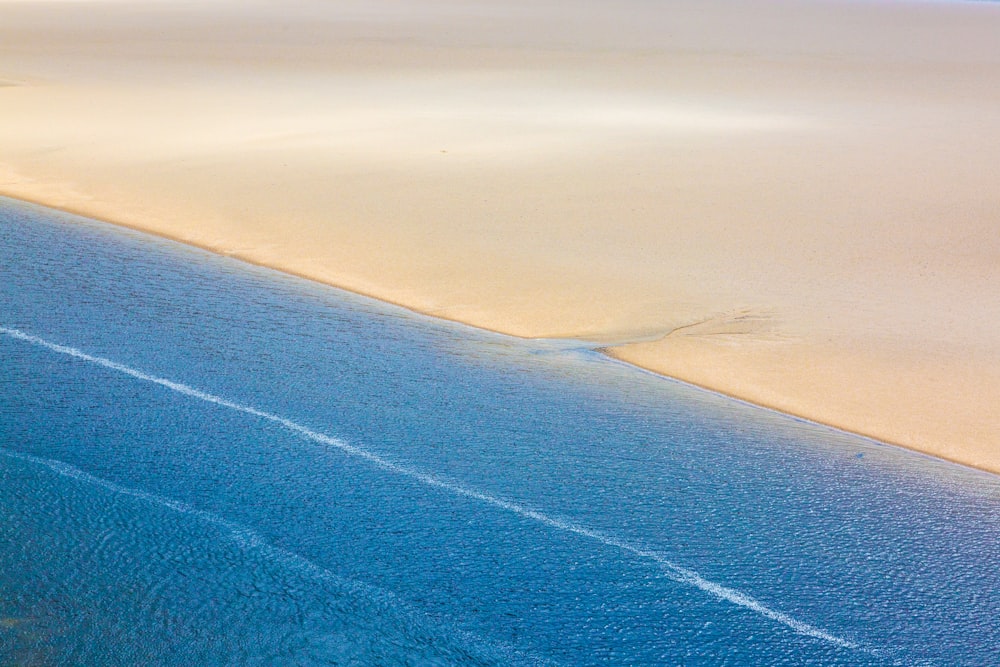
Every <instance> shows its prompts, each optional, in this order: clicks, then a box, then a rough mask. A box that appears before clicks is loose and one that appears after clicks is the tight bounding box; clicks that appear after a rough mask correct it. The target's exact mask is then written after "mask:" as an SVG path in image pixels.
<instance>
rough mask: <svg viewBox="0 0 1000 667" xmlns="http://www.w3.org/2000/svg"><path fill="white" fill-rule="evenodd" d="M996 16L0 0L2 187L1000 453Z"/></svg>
mask: <svg viewBox="0 0 1000 667" xmlns="http://www.w3.org/2000/svg"><path fill="white" fill-rule="evenodd" d="M623 3H624V4H623ZM95 7H97V8H99V9H100V10H101V11H95ZM997 34H1000V5H997V4H995V3H971V4H965V3H936V2H931V3H883V2H854V1H853V0H816V1H815V2H801V1H799V0H760V1H759V2H747V1H746V0H734V1H733V2H731V3H724V5H723V6H720V5H716V4H711V3H709V4H706V3H703V2H697V1H696V0H666V1H665V2H663V3H653V4H651V3H648V2H644V1H643V0H622V2H617V3H608V2H606V0H581V2H580V3H578V4H574V6H573V7H572V8H571V9H570V8H567V7H566V6H565V3H555V2H552V3H538V2H528V1H527V0H514V1H513V2H499V0H477V1H476V2H466V1H464V0H426V1H422V2H420V3H404V2H401V1H400V0H366V1H365V2H360V1H359V0H338V2H333V3H330V2H320V1H319V0H302V2H297V3H293V4H292V5H288V4H287V3H279V2H277V1H276V0H255V1H254V2H252V3H244V2H235V1H234V0H212V1H210V2H205V3H194V4H192V3H181V4H177V3H173V2H167V3H143V2H139V1H138V0H114V1H113V2H112V1H110V0H89V2H87V3H68V4H65V3H47V2H22V1H20V0H15V1H12V0H0V82H3V84H4V85H0V147H2V150H0V191H3V192H5V193H8V194H9V195H10V196H11V197H12V198H14V199H20V200H24V201H31V202H34V203H37V204H39V205H42V206H46V207H49V208H53V209H58V210H64V211H68V212H73V213H77V214H80V215H84V216H86V217H89V218H93V219H97V220H105V221H109V222H111V223H112V224H116V225H119V226H122V227H129V228H133V229H136V230H139V231H142V232H144V233H149V234H154V235H157V236H160V237H163V238H167V239H171V240H174V241H179V242H181V243H185V244H187V245H190V246H196V247H199V248H203V249H205V250H208V251H210V252H214V253H216V254H220V255H225V256H229V257H234V258H237V259H240V260H241V261H244V262H248V263H251V264H257V265H261V266H266V267H269V268H272V269H276V270H278V271H282V272H284V273H287V274H291V275H295V276H299V277H301V278H304V279H307V280H311V281H314V282H317V283H322V284H326V285H332V286H336V287H338V288H340V289H344V290H347V291H349V292H353V293H356V294H361V295H364V296H367V297H371V298H374V299H378V300H380V301H383V302H387V303H392V304H396V305H399V306H402V307H404V308H407V309H408V310H411V311H414V312H417V313H422V314H425V315H430V316H432V317H436V318H438V319H442V320H449V321H454V322H460V323H463V324H467V325H470V326H474V327H478V328H480V329H486V330H491V331H497V332H501V333H504V334H508V335H513V336H518V337H521V338H549V339H576V340H583V341H588V342H591V343H593V344H594V346H596V347H606V348H611V349H610V350H609V352H608V353H609V355H610V356H613V357H615V358H617V359H620V360H623V361H625V362H628V363H630V364H632V365H634V366H637V367H641V368H644V369H647V370H650V371H653V372H655V373H657V374H659V375H663V376H666V377H670V378H675V379H678V380H680V381H683V382H687V383H689V384H691V385H695V386H700V387H703V388H708V389H709V390H711V391H714V392H716V393H720V394H724V395H728V396H733V397H738V398H740V399H741V400H745V401H747V402H750V403H753V404H756V405H761V406H767V407H771V408H772V409H775V410H777V411H779V412H783V413H786V414H792V415H797V416H800V417H802V418H805V419H809V420H811V421H815V422H817V423H822V424H828V425H833V426H836V427H837V428H841V429H843V430H845V431H847V432H851V433H858V434H864V435H866V436H868V437H871V438H873V439H875V440H878V441H880V442H886V443H892V444H895V445H898V446H901V447H904V448H907V449H913V450H917V451H921V452H924V453H928V454H930V455H932V456H935V457H938V458H942V459H945V460H950V461H954V462H957V463H961V464H963V465H968V466H971V467H974V468H978V469H983V470H988V471H991V472H994V473H1000V412H998V411H997V410H996V408H995V403H996V399H997V397H1000V300H997V299H991V298H989V297H990V295H992V294H998V293H1000V236H998V235H997V234H996V229H997V226H998V223H1000V218H998V212H1000V191H998V190H997V188H996V182H995V181H996V165H997V164H1000V144H998V143H997V142H990V141H985V140H984V138H989V137H994V136H1000V116H997V114H996V113H995V110H996V109H997V108H1000V42H998V41H997V40H996V35H997Z"/></svg>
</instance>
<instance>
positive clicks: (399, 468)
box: [0, 327, 861, 649]
mask: <svg viewBox="0 0 1000 667" xmlns="http://www.w3.org/2000/svg"><path fill="white" fill-rule="evenodd" d="M0 333H3V334H6V335H7V336H10V337H11V338H16V339H18V340H22V341H25V342H28V343H32V344H34V345H38V346H41V347H44V348H47V349H49V350H52V351H53V352H58V353H60V354H65V355H67V356H70V357H74V358H76V359H81V360H83V361H86V362H89V363H92V364H96V365H98V366H103V367H105V368H109V369H111V370H115V371H118V372H120V373H124V374H125V375H130V376H132V377H134V378H136V379H138V380H143V381H145V382H152V383H153V384H158V385H160V386H163V387H166V388H167V389H170V390H172V391H175V392H177V393H179V394H184V395H185V396H191V397H192V398H197V399H199V400H202V401H205V402H206V403H214V404H215V405H219V406H221V407H224V408H229V409H230V410H235V411H237V412H242V413H245V414H248V415H253V416H254V417H259V418H261V419H264V420H267V421H270V422H273V423H275V424H280V425H281V426H284V427H285V428H286V429H288V430H289V431H292V432H294V433H296V434H298V435H300V436H301V437H303V438H305V439H307V440H311V441H313V442H318V443H320V444H323V445H328V446H330V447H335V448H336V449H339V450H341V451H343V452H344V453H346V454H349V455H350V456H354V457H356V458H360V459H363V460H365V461H368V462H369V463H371V464H373V465H375V466H377V467H379V468H382V469H383V470H387V471H389V472H393V473H396V474H399V475H403V476H405V477H409V478H411V479H414V480H417V481H418V482H421V483H422V484H425V485H427V486H430V487H434V488H438V489H442V490H444V491H448V492H450V493H452V494H455V495H458V496H463V497H466V498H470V499H473V500H478V501H480V502H483V503H485V504H487V505H492V506H493V507H497V508H499V509H502V510H506V511H508V512H511V513H512V514H516V515H518V516H520V517H522V518H525V519H530V520H532V521H535V522H537V523H540V524H542V525H544V526H548V527H549V528H554V529H556V530H560V531H564V532H567V533H572V534H574V535H579V536H581V537H586V538H589V539H591V540H594V541H597V542H600V543H601V544H604V545H605V546H609V547H614V548H617V549H620V550H621V551H624V552H627V553H630V554H632V555H634V556H638V557H640V558H645V559H649V560H652V561H654V562H656V563H658V564H659V565H661V566H662V567H663V568H664V569H665V570H666V571H667V574H668V576H670V578H671V579H673V580H674V581H677V582H679V583H683V584H687V585H690V586H694V587H695V588H698V589H700V590H702V591H705V592H706V593H709V594H711V595H713V596H715V597H717V598H719V599H721V600H725V601H727V602H730V603H732V604H734V605H737V606H739V607H743V608H745V609H748V610H750V611H753V612H755V613H757V614H760V615H761V616H764V617H765V618H769V619H771V620H773V621H776V622H778V623H781V624H782V625H785V626H787V627H788V628H790V629H792V630H794V631H795V632H797V633H799V634H802V635H806V636H809V637H813V638H815V639H821V640H823V641H826V642H829V643H831V644H834V645H836V646H840V647H843V648H848V649H858V648H861V647H860V646H859V645H858V644H857V643H856V642H853V641H851V640H849V639H845V638H843V637H839V636H837V635H835V634H833V633H830V632H827V631H826V630H823V629H822V628H818V627H816V626H814V625H810V624H808V623H805V622H803V621H800V620H798V619H796V618H793V617H791V616H789V615H788V614H785V613H783V612H780V611H777V610H775V609H772V608H771V607H768V606H767V605H766V604H764V603H763V602H760V601H759V600H757V599H755V598H753V597H752V596H750V595H747V594H746V593H743V592H741V591H739V590H736V589H734V588H729V587H727V586H723V585H721V584H717V583H715V582H713V581H709V580H708V579H705V578H704V577H702V576H701V575H700V574H698V573H697V572H695V571H694V570H689V569H687V568H685V567H682V566H680V565H677V564H676V563H674V562H672V561H671V560H669V559H667V558H665V557H664V556H663V555H662V554H661V553H659V552H657V551H653V550H650V549H647V548H645V547H642V546H640V545H638V544H636V543H633V542H631V541H629V540H626V539H623V538H620V537H617V536H614V535H610V534H607V533H603V532H600V531H597V530H592V529H590V528H587V527H585V526H581V525H578V524H576V523H573V522H570V521H565V520H562V519H558V518H555V517H551V516H549V515H547V514H543V513H541V512H538V511H536V510H533V509H530V508H527V507H524V506H523V505H519V504H518V503H515V502H512V501H509V500H504V499H503V498H499V497H497V496H493V495H490V494H488V493H484V492H482V491H476V490H475V489H471V488H469V487H466V486H462V485H461V484H458V483H456V482H450V481H447V480H443V479H440V478H438V477H435V476H433V475H430V474H427V473H425V472H421V471H419V470H416V469H414V468H410V467H409V466H405V465H401V464H399V463H394V462H392V461H390V460H388V459H385V458H383V457H382V456H379V455H378V454H375V453H373V452H370V451H368V450H366V449H363V448H361V447H357V446H355V445H352V444H350V443H348V442H345V441H343V440H341V439H340V438H335V437H333V436H329V435H326V434H324V433H319V432H318V431H314V430H312V429H310V428H307V427H305V426H302V425H301V424H298V423H296V422H293V421H291V420H290V419H285V418H284V417H280V416H278V415H275V414H271V413H269V412H264V411H263V410H258V409H257V408H254V407H251V406H249V405H243V404H241V403H235V402H233V401H229V400H226V399H224V398H221V397H219V396H215V395H213V394H209V393H207V392H204V391H201V390H199V389H195V388H194V387H190V386H188V385H186V384H182V383H180V382H174V381H172V380H167V379H165V378H161V377H157V376H155V375H150V374H149V373H144V372H142V371H140V370H137V369H135V368H131V367H130V366H125V365H124V364H119V363H117V362H115V361H111V360H110V359H106V358H104V357H97V356H94V355H91V354H87V353H86V352H83V351H82V350H78V349H76V348H74V347H67V346H65V345H59V344H57V343H52V342H49V341H47V340H45V339H43V338H39V337H38V336H33V335H31V334H28V333H25V332H23V331H20V330H18V329H10V328H7V327H0ZM46 465H48V464H46ZM61 465H65V464H61ZM50 467H52V466H50ZM82 474H86V473H82ZM88 477H89V476H88ZM94 479H97V478H94ZM107 484H110V483H109V482H106V483H105V485H107ZM115 488H118V487H115ZM130 493H132V495H136V496H137V497H145V495H142V496H140V495H139V494H145V492H142V491H135V492H131V491H130ZM149 498H151V499H152V498H153V496H149ZM157 501H158V502H159V499H157ZM167 503H174V504H177V505H178V507H176V508H175V509H178V510H179V511H188V512H193V513H196V514H197V515H198V516H201V515H202V514H204V515H205V516H204V517H202V518H211V520H213V521H214V522H216V523H218V522H220V521H221V520H219V519H218V518H217V517H214V516H212V515H209V514H207V513H204V512H201V510H195V509H193V508H189V507H187V506H185V505H180V504H179V503H176V502H175V501H166V503H164V504H167ZM168 506H171V507H172V506H173V505H168ZM296 558H298V557H296ZM310 565H311V564H310Z"/></svg>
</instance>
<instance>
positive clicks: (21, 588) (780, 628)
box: [0, 200, 1000, 665]
mask: <svg viewBox="0 0 1000 667" xmlns="http://www.w3.org/2000/svg"><path fill="white" fill-rule="evenodd" d="M0 243H2V246H0V247H2V250H0V253H2V254H0V328H2V331H0V364H2V365H0V447H2V451H0V512H2V521H3V523H2V534H0V572H2V573H3V574H2V576H0V664H8V663H12V664H65V665H76V664H106V665H118V664H121V665H131V664H166V665H175V664H176V665H190V664H206V665H209V664H282V665H284V664H357V665H371V664H385V665H389V664H498V665H506V664H564V665H582V664H621V665H642V664H647V665H667V664H713V665H715V664H733V665H747V664H796V665H798V664H821V665H833V664H845V665H848V664H849V665H855V664H857V665H869V664H871V665H882V664H900V665H913V664H939V665H986V664H1000V650H998V646H1000V547H998V545H1000V478H997V477H996V476H992V475H987V474H984V473H979V472H977V471H973V470H969V469H965V468H962V467H959V466H956V465H952V464H949V463H945V462H941V461H938V460H935V459H932V458H929V457H925V456H921V455H918V454H914V453H911V452H906V451H903V450H900V449H898V448H894V447H889V446H885V445H882V444H879V443H875V442H872V441H869V440H865V439H863V438H858V437H854V436H850V435H847V434H843V433H839V432H836V431H833V430H831V429H827V428H824V427H821V426H817V425H814V424H809V423H806V422H803V421H801V420H796V419H793V418H790V417H786V416H782V415H779V414H776V413H773V412H769V411H766V410H762V409H758V408H754V407H751V406H747V405H744V404H741V403H739V402H736V401H732V400H729V399H725V398H723V397H719V396H716V395H713V394H710V393H707V392H703V391H700V390H697V389H693V388H691V387H687V386H684V385H682V384H679V383H675V382H672V381H668V380H664V379H662V378H658V377H655V376H652V375H650V374H648V373H644V372H642V371H639V370H636V369H633V368H630V367H628V366H625V365H622V364H619V363H616V362H614V361H610V360H607V359H605V358H603V357H602V356H600V355H598V354H597V353H595V352H593V351H591V350H588V349H586V348H584V347H581V346H580V345H579V344H576V343H572V342H562V341H554V342H553V341H542V342H535V341H521V340H517V339H512V338H508V337H505V336H500V335H495V334H490V333H488V332H482V331H477V330H474V329H470V328H467V327H463V326H460V325H455V324H451V323H446V322H440V321H436V320H432V319H428V318H425V317H421V316H417V315H414V314H411V313H409V312H407V311H404V310H402V309H398V308H395V307H391V306H387V305H385V304H380V303H378V302H373V301H371V300H367V299H364V298H360V297H357V296H353V295H350V294H346V293H343V292H341V291H338V290H334V289H330V288H326V287H322V286H317V285H314V284H311V283H308V282H305V281H302V280H298V279H295V278H291V277H288V276H284V275H281V274H277V273H275V272H272V271H268V270H266V269H262V268H259V267H253V266H248V265H245V264H242V263H239V262H236V261H232V260H228V259H225V258H222V257H217V256H214V255H211V254H208V253H205V252H201V251H198V250H195V249H191V248H187V247H184V246H181V245H178V244H174V243H171V242H168V241H163V240H160V239H157V238H153V237H149V236H145V235H142V234H139V233H136V232H131V231H127V230H121V229H118V228H114V227H111V226H108V225H104V224H102V223H97V222H94V221H89V220H85V219H81V218H76V217H73V216H70V215H67V214H61V213H55V212H52V211H47V210H44V209H41V208H37V207H33V206H29V205H25V204H20V203H17V202H12V201H10V200H0Z"/></svg>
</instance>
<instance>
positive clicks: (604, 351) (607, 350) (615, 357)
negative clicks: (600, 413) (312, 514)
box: [0, 191, 1000, 475]
mask: <svg viewBox="0 0 1000 667" xmlns="http://www.w3.org/2000/svg"><path fill="white" fill-rule="evenodd" d="M0 197H3V198H6V199H9V200H12V201H17V202H21V203H25V204H29V205H32V206H37V207H39V208H43V209H46V210H50V211H57V212H62V213H68V214H70V215H74V216H78V217H82V218H87V219H91V220H95V221H98V222H101V223H104V224H107V225H111V226H114V227H119V228H123V229H129V230H132V231H136V232H140V233H142V234H148V235H150V236H154V237H158V238H161V239H164V240H167V241H170V242H172V243H179V244H182V245H185V246H187V247H193V248H198V249H200V250H204V251H206V252H209V253H212V254H214V255H217V256H220V257H226V258H229V259H233V260H236V261H239V262H243V263H246V264H250V265H253V266H259V267H263V268H266V269H269V270H272V271H277V272H279V273H283V274H285V275H289V276H294V277H296V278H300V279H303V280H307V281H310V282H312V283H315V284H318V285H324V286H326V287H332V288H334V289H337V290H341V291H345V292H348V293H351V294H354V295H357V296H361V297H363V298H366V299H371V300H374V301H379V302H381V303H386V304H390V305H392V306H395V307H398V308H402V309H404V310H406V311H409V312H411V313H414V314H417V315H420V316H422V317H430V318H434V319H439V320H442V319H443V320H446V321H449V322H453V323H455V324H459V325H462V326H467V327H472V328H474V329H478V330H481V331H489V332H491V333H496V334H500V335H503V336H511V337H514V338H520V339H522V340H546V339H547V338H546V337H528V336H518V335H517V334H513V333H509V332H505V331H500V330H497V329H491V328H488V327H482V326H478V325H476V324H472V323H469V322H463V321H461V320H457V319H450V318H443V317H440V316H437V315H434V314H432V313H428V312H423V311H421V310H418V309H415V308H412V307H410V306H408V305H406V304H404V303H396V302H393V301H389V300H386V299H382V298H379V297H378V296H374V295H371V294H365V293H363V292H358V291H355V290H351V289H349V288H346V287H343V286H341V285H337V284H333V283H329V282H324V281H321V280H317V279H315V278H312V277H310V276H308V275H304V274H300V273H295V272H292V271H287V270H284V269H281V268H276V267H274V266H270V265H268V264H264V263H260V262H255V261H253V260H251V259H246V258H243V257H239V256H236V255H231V254H225V253H220V252H218V251H216V250H214V249H212V248H210V247H207V246H201V245H196V244H191V243H188V242H186V241H183V240H181V239H179V238H176V237H173V236H171V235H169V234H164V233H157V232H153V231H149V230H147V229H144V228H143V227H141V226H139V225H131V224H127V223H122V222H117V221H114V220H108V219H102V218H97V217H94V216H93V215H90V214H88V213H87V212H85V211H84V210H82V209H75V210H74V209H73V208H70V207H54V206H51V205H49V204H47V203H45V202H44V201H38V200H34V199H28V198H24V197H19V196H16V195H12V194H10V193H7V192H2V191H0ZM564 340H579V341H580V342H581V343H586V344H590V345H593V347H592V348H591V349H592V350H593V351H594V352H596V353H598V354H600V355H602V356H603V357H605V358H607V359H609V360H612V361H615V362H617V363H621V364H624V365H626V366H628V367H629V368H632V369H635V370H638V371H641V372H645V373H649V374H651V375H654V376H656V377H658V378H662V379H666V380H669V381H672V382H677V383H679V384H682V385H685V386H688V387H691V388H694V389H697V390H699V391H704V392H708V393H710V394H714V395H716V396H721V397H724V398H726V399H728V400H732V401H737V402H739V403H742V404H744V405H748V406H751V407H754V408H758V409H764V410H768V411H770V412H773V413H776V414H779V415H782V416H785V417H791V418H793V419H796V420H799V421H802V422H804V423H808V424H814V425H818V426H822V427H824V428H828V429H831V430H834V431H837V432H840V433H844V434H847V435H851V436H855V437H860V438H864V439H866V440H868V441H870V442H874V443H877V444H880V445H886V446H890V447H896V448H899V449H904V450H906V451H909V452H913V453H916V454H920V455H922V456H926V457H929V458H932V459H935V460H938V461H944V462H948V463H952V464H955V465H959V466H962V467H964V468H969V469H972V470H977V471H979V472H983V473H987V474H991V475H1000V469H991V468H989V467H981V466H976V465H972V464H970V463H968V462H965V461H961V460H955V459H952V458H948V457H946V456H942V455H939V454H936V453H934V452H933V451H927V450H924V449H919V448H915V447H911V446H907V445H906V444H902V443H897V442H892V441H890V440H886V439H884V438H880V437H878V436H877V435H874V434H871V433H865V432H861V431H857V430H852V429H850V428H845V427H844V426H842V425H840V424H837V423H834V422H830V421H823V420H822V419H817V418H815V417H812V416H809V415H807V414H797V413H794V412H789V411H786V410H782V409H781V408H780V407H777V406H774V405H768V404H766V403H762V402H756V401H754V400H752V399H749V398H747V397H745V396H741V395H739V394H738V393H732V392H728V391H726V390H725V389H721V388H716V387H713V386H710V385H707V384H700V383H698V382H694V381H691V380H689V379H686V378H684V377H678V376H674V375H669V374H665V373H660V372H658V371H656V370H655V369H653V368H648V367H646V366H643V365H640V364H636V363H632V362H630V361H628V360H627V359H626V358H622V356H620V355H619V354H616V352H615V349H616V347H620V346H616V345H611V346H606V345H601V344H600V343H598V342H595V341H588V340H586V339H584V338H572V337H571V338H567V339H564ZM625 345H627V343H626V344H625Z"/></svg>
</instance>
